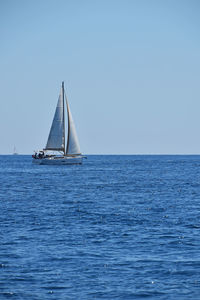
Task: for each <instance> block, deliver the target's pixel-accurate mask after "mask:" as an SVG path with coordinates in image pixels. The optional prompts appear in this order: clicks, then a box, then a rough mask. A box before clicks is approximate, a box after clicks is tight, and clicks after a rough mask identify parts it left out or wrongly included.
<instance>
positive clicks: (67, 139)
mask: <svg viewBox="0 0 200 300" xmlns="http://www.w3.org/2000/svg"><path fill="white" fill-rule="evenodd" d="M66 104H67V120H68V134H67V150H66V154H67V153H68V150H69V135H70V119H69V106H68V102H67V97H66Z"/></svg>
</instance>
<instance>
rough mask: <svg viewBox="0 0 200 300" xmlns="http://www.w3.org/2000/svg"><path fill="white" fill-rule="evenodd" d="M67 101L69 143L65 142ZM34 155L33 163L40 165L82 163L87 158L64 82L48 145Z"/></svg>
mask: <svg viewBox="0 0 200 300" xmlns="http://www.w3.org/2000/svg"><path fill="white" fill-rule="evenodd" d="M65 100H66V101H65ZM65 102H66V109H67V120H68V122H67V123H68V133H67V143H66V142H65V131H66V130H65V127H66V126H65ZM32 157H33V163H37V164H40V165H69V164H82V159H83V158H85V156H83V155H82V154H81V151H80V146H79V141H78V137H77V133H76V129H75V124H74V121H73V118H72V114H71V111H70V108H69V103H68V101H67V97H66V94H65V90H64V82H62V86H61V91H60V95H59V98H58V102H57V106H56V111H55V114H54V118H53V122H52V125H51V129H50V132H49V136H48V140H47V144H46V147H45V148H44V149H43V150H40V151H35V154H34V155H32Z"/></svg>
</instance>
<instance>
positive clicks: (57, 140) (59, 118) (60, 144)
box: [45, 85, 65, 152]
mask: <svg viewBox="0 0 200 300" xmlns="http://www.w3.org/2000/svg"><path fill="white" fill-rule="evenodd" d="M63 92H64V87H63V85H62V89H61V92H60V95H59V98H58V103H57V107H56V111H55V114H54V118H53V122H52V125H51V129H50V132H49V137H48V140H47V144H46V148H45V150H55V151H64V152H65V120H64V119H65V115H64V94H63Z"/></svg>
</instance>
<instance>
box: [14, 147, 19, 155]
mask: <svg viewBox="0 0 200 300" xmlns="http://www.w3.org/2000/svg"><path fill="white" fill-rule="evenodd" d="M13 155H18V153H17V150H16V147H15V146H14V150H13Z"/></svg>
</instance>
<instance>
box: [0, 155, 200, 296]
mask: <svg viewBox="0 0 200 300" xmlns="http://www.w3.org/2000/svg"><path fill="white" fill-rule="evenodd" d="M0 208H1V214H0V236H1V240H0V299H16V300H18V299H19V300H21V299H22V300H24V299H25V300H26V299H29V300H37V299H38V300H39V299H42V300H51V299H52V300H53V299H56V300H60V299H61V300H66V299H69V300H73V299H74V300H75V299H76V300H77V299H80V300H90V299H115V300H116V299H117V300H119V299H120V300H121V299H123V300H128V299H160V300H164V299H166V300H169V299H176V300H178V299H180V300H185V299H187V300H188V299H200V156H167V155H165V156H158V155H155V156H154V155H152V156H145V155H143V156H142V155H141V156H137V155H133V156H128V155H127V156H125V155H124V156H120V155H113V156H108V155H107V156H106V155H105V156H103V155H99V156H92V155H91V156H88V159H87V160H85V161H84V164H83V165H78V166H37V165H33V164H32V163H31V157H30V156H22V155H17V156H14V155H13V156H11V155H10V156H3V155H2V156H0Z"/></svg>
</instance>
